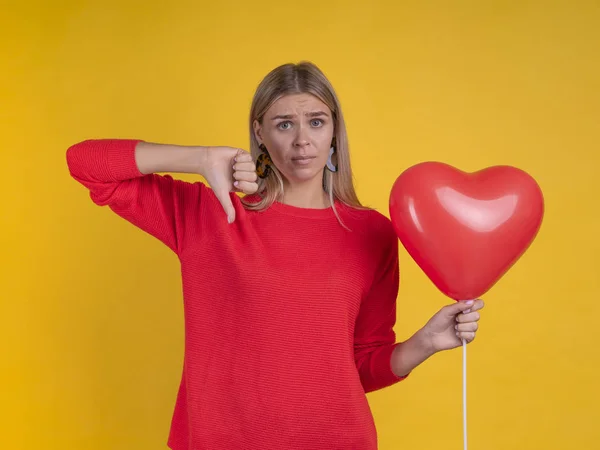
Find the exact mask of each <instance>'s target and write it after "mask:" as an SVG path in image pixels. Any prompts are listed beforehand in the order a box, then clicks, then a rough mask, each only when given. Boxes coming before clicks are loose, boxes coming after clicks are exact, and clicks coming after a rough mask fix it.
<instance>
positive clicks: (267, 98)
mask: <svg viewBox="0 0 600 450" xmlns="http://www.w3.org/2000/svg"><path fill="white" fill-rule="evenodd" d="M291 94H311V95H314V96H315V97H317V98H318V99H319V100H321V101H322V102H323V103H325V104H326V105H327V106H328V107H329V109H330V110H331V114H332V119H333V124H334V137H335V141H336V151H335V157H336V158H337V171H336V172H335V173H332V172H330V171H329V170H327V169H325V170H324V173H323V189H324V190H325V191H326V192H327V194H329V199H330V201H331V206H332V208H333V210H334V212H335V215H336V217H337V218H338V220H340V217H339V215H338V213H337V210H336V208H335V201H339V202H340V203H343V204H345V205H348V206H351V207H354V208H359V209H365V208H364V207H363V206H362V205H361V203H360V201H359V200H358V197H357V195H356V191H355V189H354V183H353V177H352V169H351V167H350V151H349V148H348V135H347V134H346V125H345V122H344V116H343V115H342V110H341V106H340V102H339V100H338V98H337V95H336V93H335V91H334V89H333V86H332V85H331V83H330V82H329V80H328V79H327V77H326V76H325V75H324V74H323V72H322V71H321V70H320V69H319V68H318V67H317V66H316V65H314V64H313V63H311V62H307V61H302V62H300V63H298V64H291V63H290V64H284V65H281V66H279V67H276V68H275V69H273V70H272V71H271V72H269V73H268V74H267V75H266V76H265V78H264V79H263V80H262V81H261V83H260V84H259V85H258V88H257V89H256V92H255V94H254V98H253V100H252V106H251V108H250V153H251V154H252V157H253V158H254V160H256V159H257V158H258V156H259V155H260V154H261V152H262V151H261V149H260V148H259V143H258V140H257V138H256V135H255V133H254V127H253V124H254V121H255V120H256V121H258V123H261V124H262V120H263V118H264V115H265V113H266V112H267V110H268V109H269V108H270V107H271V106H272V105H273V103H275V102H276V101H277V100H278V99H280V98H281V97H283V96H285V95H291ZM258 194H259V197H260V200H259V201H258V202H255V203H249V202H247V201H245V200H244V199H242V202H243V203H244V205H245V206H246V208H247V209H250V210H255V211H260V210H264V209H266V208H268V207H269V206H271V205H272V204H273V202H275V201H279V200H281V199H282V198H283V178H282V175H281V173H280V172H279V171H278V170H277V167H275V166H274V165H272V166H271V171H270V173H269V175H268V176H267V177H266V178H265V179H260V178H259V188H258ZM340 222H341V220H340ZM342 225H343V224H342Z"/></svg>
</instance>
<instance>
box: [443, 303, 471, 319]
mask: <svg viewBox="0 0 600 450" xmlns="http://www.w3.org/2000/svg"><path fill="white" fill-rule="evenodd" d="M474 303H475V302H474V301H473V300H469V301H459V302H456V303H453V304H452V305H447V306H444V309H445V310H446V312H447V313H448V315H449V316H455V315H457V314H460V313H461V312H463V311H465V310H467V309H469V308H471V307H472V306H473V304H474Z"/></svg>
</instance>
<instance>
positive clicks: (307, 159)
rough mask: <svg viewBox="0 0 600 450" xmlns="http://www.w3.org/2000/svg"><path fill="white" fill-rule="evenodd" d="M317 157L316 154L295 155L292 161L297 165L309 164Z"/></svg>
mask: <svg viewBox="0 0 600 450" xmlns="http://www.w3.org/2000/svg"><path fill="white" fill-rule="evenodd" d="M315 158H316V156H294V157H293V158H292V163H294V164H295V165H297V166H307V165H309V164H310V163H311V162H312V161H313V160H314V159H315Z"/></svg>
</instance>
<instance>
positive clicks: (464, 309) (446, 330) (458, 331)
mask: <svg viewBox="0 0 600 450" xmlns="http://www.w3.org/2000/svg"><path fill="white" fill-rule="evenodd" d="M483 306H484V303H483V300H480V299H477V300H475V301H472V303H470V302H466V301H460V302H455V303H454V304H452V305H447V306H444V307H443V308H442V309H441V310H439V311H438V312H437V313H436V314H435V315H434V316H433V317H432V318H431V319H429V322H427V323H426V324H425V326H424V327H423V328H422V329H421V332H422V333H423V335H424V337H425V339H426V340H427V342H428V344H429V345H430V348H431V351H432V352H433V353H435V352H439V351H442V350H450V349H452V348H456V347H460V346H461V345H462V340H463V339H465V340H466V341H467V343H469V342H472V341H473V339H475V333H476V332H477V329H478V328H479V326H478V323H477V322H478V321H479V318H480V314H479V312H478V311H479V310H480V309H482V308H483Z"/></svg>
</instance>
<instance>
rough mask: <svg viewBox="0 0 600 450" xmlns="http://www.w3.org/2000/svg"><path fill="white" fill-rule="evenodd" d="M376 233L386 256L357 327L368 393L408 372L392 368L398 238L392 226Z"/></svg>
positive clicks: (360, 367)
mask: <svg viewBox="0 0 600 450" xmlns="http://www.w3.org/2000/svg"><path fill="white" fill-rule="evenodd" d="M390 228H391V227H390ZM374 235H375V236H382V238H383V247H384V254H383V259H382V260H381V261H380V263H379V267H378V270H377V277H376V279H375V280H374V281H373V283H372V285H371V288H370V289H369V292H368V294H367V296H366V297H365V298H364V299H363V300H362V302H361V306H360V310H359V313H358V317H357V319H356V324H355V328H354V359H355V362H356V367H357V369H358V373H359V375H360V380H361V383H362V385H363V388H364V390H365V392H371V391H375V390H378V389H382V388H384V387H387V386H390V385H392V384H395V383H396V382H398V381H400V380H402V379H404V378H405V377H406V376H407V375H408V372H406V373H398V374H397V373H396V372H395V371H394V370H392V354H393V353H396V348H397V347H398V344H396V334H395V333H394V325H395V323H396V298H397V296H398V287H399V267H398V238H397V237H396V236H395V234H394V231H393V230H390V229H389V228H385V229H383V230H381V231H378V232H377V233H374Z"/></svg>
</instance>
